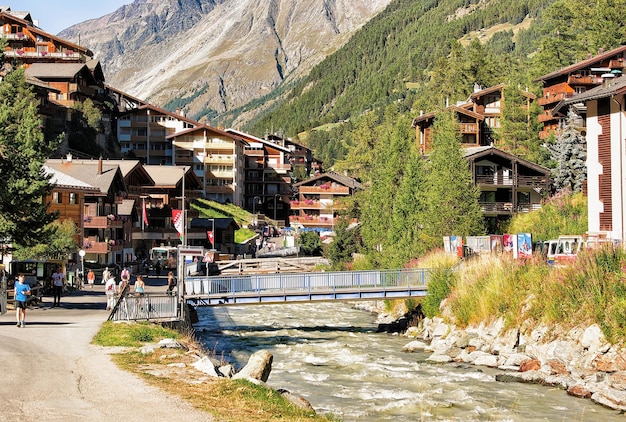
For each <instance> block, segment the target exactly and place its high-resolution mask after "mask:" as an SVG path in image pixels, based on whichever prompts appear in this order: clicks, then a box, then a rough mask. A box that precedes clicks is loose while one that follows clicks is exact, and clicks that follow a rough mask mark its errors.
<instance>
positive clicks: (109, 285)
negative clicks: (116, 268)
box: [102, 267, 146, 310]
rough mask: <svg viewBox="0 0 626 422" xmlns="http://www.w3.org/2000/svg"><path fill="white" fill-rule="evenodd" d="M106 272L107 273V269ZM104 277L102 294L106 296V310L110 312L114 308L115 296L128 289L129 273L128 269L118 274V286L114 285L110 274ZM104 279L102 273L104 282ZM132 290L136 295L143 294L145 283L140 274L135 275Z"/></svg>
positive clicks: (113, 278)
mask: <svg viewBox="0 0 626 422" xmlns="http://www.w3.org/2000/svg"><path fill="white" fill-rule="evenodd" d="M106 271H108V268H107V270H106ZM106 276H107V278H106V281H104V292H105V293H106V295H107V307H106V309H107V310H111V309H113V307H114V306H115V296H116V295H121V294H123V293H124V292H125V291H126V290H127V289H128V288H129V286H130V277H131V273H130V270H129V269H128V267H126V268H124V269H123V270H122V272H121V273H120V282H119V285H116V284H115V277H113V276H112V275H111V273H110V272H109V273H108V274H107V275H106ZM104 277H105V274H104V273H103V274H102V279H103V280H105V278H104ZM134 289H135V293H136V294H139V295H142V294H144V293H145V289H146V283H145V281H144V280H143V276H142V275H141V274H137V276H136V277H135V285H134Z"/></svg>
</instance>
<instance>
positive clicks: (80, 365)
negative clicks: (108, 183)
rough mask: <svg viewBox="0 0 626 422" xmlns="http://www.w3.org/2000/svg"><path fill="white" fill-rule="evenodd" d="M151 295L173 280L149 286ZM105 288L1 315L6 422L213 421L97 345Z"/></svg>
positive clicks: (0, 411)
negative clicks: (22, 315)
mask: <svg viewBox="0 0 626 422" xmlns="http://www.w3.org/2000/svg"><path fill="white" fill-rule="evenodd" d="M147 285H148V289H149V291H150V290H152V291H155V290H156V291H161V290H165V287H164V286H165V280H162V279H160V280H155V279H149V280H148V282H147ZM105 307H106V297H105V295H104V288H103V286H102V285H96V286H94V288H93V290H90V289H89V287H87V288H86V289H85V290H84V291H81V292H77V293H74V294H73V295H71V296H65V297H63V298H61V307H58V308H53V307H52V298H50V297H46V298H45V299H44V303H43V304H41V305H40V306H38V307H34V308H32V309H30V310H28V312H27V315H26V327H25V328H17V327H16V326H15V312H14V311H12V310H9V311H8V312H7V313H6V314H5V315H2V316H0V360H1V362H2V363H1V366H0V368H2V369H1V371H2V374H1V377H2V381H1V382H0V393H1V395H2V403H1V405H0V421H11V422H12V421H18V420H19V421H115V422H119V421H125V422H126V421H137V422H139V421H141V422H145V421H165V420H185V421H210V420H212V418H211V417H210V416H209V415H207V414H206V413H203V412H200V411H198V410H196V409H194V408H193V407H191V406H190V405H188V404H186V403H184V402H182V401H181V400H180V399H179V398H175V397H172V396H170V395H168V394H166V393H164V392H162V391H160V390H158V389H156V388H154V387H151V386H148V385H147V384H145V383H144V382H143V381H142V380H141V379H139V378H137V377H136V376H134V375H132V374H130V373H128V372H124V371H122V370H120V369H118V368H117V366H115V364H114V363H112V362H111V359H110V356H109V353H111V352H113V351H114V350H111V349H108V348H102V347H99V346H94V345H92V344H90V342H91V339H92V338H93V336H94V335H95V334H96V333H97V332H98V330H99V328H100V325H101V324H102V323H103V322H104V321H106V319H107V317H108V312H107V311H105Z"/></svg>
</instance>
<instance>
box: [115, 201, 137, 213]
mask: <svg viewBox="0 0 626 422" xmlns="http://www.w3.org/2000/svg"><path fill="white" fill-rule="evenodd" d="M134 209H135V200H134V199H123V200H122V203H121V204H118V205H117V214H118V215H132V214H133V211H134Z"/></svg>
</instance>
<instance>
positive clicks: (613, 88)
mask: <svg viewBox="0 0 626 422" xmlns="http://www.w3.org/2000/svg"><path fill="white" fill-rule="evenodd" d="M624 92H626V77H624V76H621V77H619V78H615V79H613V80H610V81H606V82H605V83H604V84H603V85H599V86H597V87H595V88H593V89H590V90H589V91H585V92H583V93H581V94H577V95H576V96H575V97H572V98H569V99H567V100H563V101H561V102H560V103H559V104H558V105H557V107H558V109H561V108H562V107H563V106H566V105H571V104H576V103H584V102H587V101H593V100H598V99H600V98H608V97H611V96H613V95H617V94H623V93H624ZM557 107H555V110H554V111H555V112H556V111H558V110H557Z"/></svg>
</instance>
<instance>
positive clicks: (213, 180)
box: [166, 125, 245, 206]
mask: <svg viewBox="0 0 626 422" xmlns="http://www.w3.org/2000/svg"><path fill="white" fill-rule="evenodd" d="M166 140H167V141H168V142H170V143H171V145H172V149H173V151H174V153H173V154H174V163H175V164H176V165H178V166H181V165H184V166H189V167H191V168H193V171H194V173H195V174H196V176H197V177H198V178H199V179H200V180H201V181H202V185H203V189H202V191H203V195H202V196H203V197H204V198H206V199H212V200H214V201H217V202H221V203H226V202H231V203H233V204H235V205H238V206H243V205H244V199H243V197H244V195H243V191H244V173H243V172H242V171H241V169H243V166H244V161H245V160H244V147H245V142H244V140H243V139H242V138H241V137H239V136H236V135H234V134H232V133H229V132H224V131H223V130H220V129H217V128H214V127H212V126H209V125H200V126H197V127H193V128H190V129H187V130H183V131H179V132H176V133H173V134H171V135H169V136H167V137H166Z"/></svg>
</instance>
